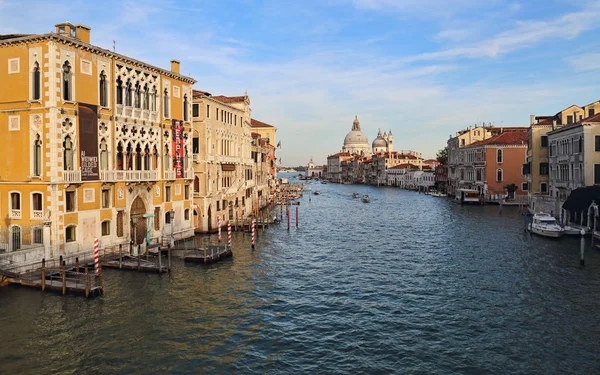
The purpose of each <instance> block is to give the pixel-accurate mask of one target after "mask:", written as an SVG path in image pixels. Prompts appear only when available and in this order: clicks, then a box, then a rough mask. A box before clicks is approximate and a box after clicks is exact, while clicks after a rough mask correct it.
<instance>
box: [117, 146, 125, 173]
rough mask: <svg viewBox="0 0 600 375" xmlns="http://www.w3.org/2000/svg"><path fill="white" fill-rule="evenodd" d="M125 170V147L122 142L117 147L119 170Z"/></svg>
mask: <svg viewBox="0 0 600 375" xmlns="http://www.w3.org/2000/svg"><path fill="white" fill-rule="evenodd" d="M123 169H124V163H123V145H122V144H121V142H119V144H118V146H117V170H119V171H122V170H123Z"/></svg>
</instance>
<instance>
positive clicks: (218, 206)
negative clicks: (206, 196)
mask: <svg viewBox="0 0 600 375" xmlns="http://www.w3.org/2000/svg"><path fill="white" fill-rule="evenodd" d="M217 211H221V201H217Z"/></svg>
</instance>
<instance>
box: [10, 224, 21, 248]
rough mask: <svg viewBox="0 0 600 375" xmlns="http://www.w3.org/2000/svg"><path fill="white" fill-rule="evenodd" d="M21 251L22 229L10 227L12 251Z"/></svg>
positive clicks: (16, 226)
mask: <svg viewBox="0 0 600 375" xmlns="http://www.w3.org/2000/svg"><path fill="white" fill-rule="evenodd" d="M19 249H21V227H20V226H18V225H11V226H10V250H11V251H15V250H19Z"/></svg>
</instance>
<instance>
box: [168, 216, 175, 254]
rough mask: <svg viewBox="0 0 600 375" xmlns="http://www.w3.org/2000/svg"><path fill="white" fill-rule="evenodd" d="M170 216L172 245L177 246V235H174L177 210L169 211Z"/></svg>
mask: <svg viewBox="0 0 600 375" xmlns="http://www.w3.org/2000/svg"><path fill="white" fill-rule="evenodd" d="M169 217H170V218H171V220H170V221H171V247H174V246H175V237H174V236H173V221H175V210H173V209H171V211H169Z"/></svg>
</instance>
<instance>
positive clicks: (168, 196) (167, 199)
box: [165, 186, 171, 202]
mask: <svg viewBox="0 0 600 375" xmlns="http://www.w3.org/2000/svg"><path fill="white" fill-rule="evenodd" d="M170 201H171V187H170V186H166V187H165V202H170Z"/></svg>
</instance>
